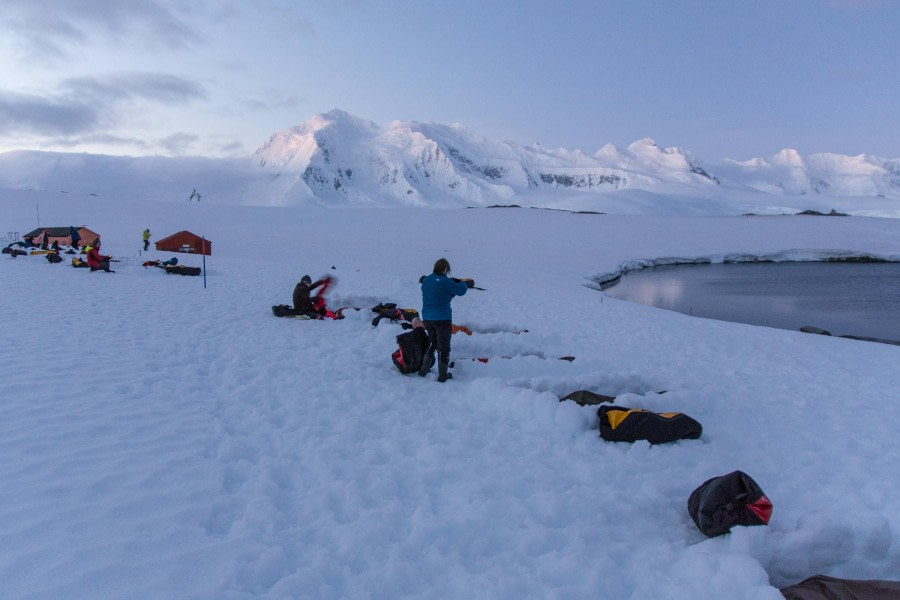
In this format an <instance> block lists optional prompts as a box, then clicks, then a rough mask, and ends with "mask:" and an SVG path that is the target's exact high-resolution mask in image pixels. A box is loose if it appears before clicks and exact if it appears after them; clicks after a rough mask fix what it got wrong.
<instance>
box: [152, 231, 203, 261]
mask: <svg viewBox="0 0 900 600" xmlns="http://www.w3.org/2000/svg"><path fill="white" fill-rule="evenodd" d="M156 249H157V250H162V251H164V252H188V253H190V254H205V255H207V256H210V255H212V242H210V241H209V240H204V239H203V238H202V237H200V236H199V235H197V234H196V233H191V232H190V231H179V232H178V233H173V234H172V235H170V236H168V237H164V238H163V239H161V240H159V241H158V242H156Z"/></svg>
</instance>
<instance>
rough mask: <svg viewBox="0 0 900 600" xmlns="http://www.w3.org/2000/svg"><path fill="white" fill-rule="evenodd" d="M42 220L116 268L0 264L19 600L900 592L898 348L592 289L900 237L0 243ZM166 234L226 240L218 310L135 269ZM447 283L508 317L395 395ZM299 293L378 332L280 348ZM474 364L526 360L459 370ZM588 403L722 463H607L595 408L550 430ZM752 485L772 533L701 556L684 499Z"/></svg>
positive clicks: (808, 222) (455, 228)
mask: <svg viewBox="0 0 900 600" xmlns="http://www.w3.org/2000/svg"><path fill="white" fill-rule="evenodd" d="M36 204H39V205H40V209H39V210H40V220H41V221H40V222H41V224H42V225H50V226H56V225H59V226H67V225H70V224H75V225H82V224H83V225H87V226H88V227H90V228H92V229H94V230H95V231H98V232H100V233H101V234H102V236H103V239H104V250H105V251H106V252H109V253H112V254H114V255H115V256H116V258H119V259H121V260H122V262H120V263H116V264H114V268H115V269H116V271H117V272H116V273H115V274H114V275H108V274H104V273H90V272H86V271H85V270H76V269H72V268H70V267H68V266H66V265H65V264H61V265H51V264H49V263H47V262H46V261H45V260H44V259H43V258H38V257H27V258H26V257H23V258H19V259H16V260H12V259H9V258H8V257H7V256H5V255H4V256H2V258H0V297H2V305H0V306H2V307H3V310H2V311H0V341H2V344H3V347H4V348H5V354H4V360H3V361H0V399H2V403H3V411H2V418H0V481H2V482H3V485H2V487H0V541H2V543H0V597H2V598H41V599H43V598H204V599H207V598H209V599H213V598H215V599H220V598H224V599H244V598H428V599H431V598H610V599H619V598H633V599H648V600H649V599H654V600H655V599H660V598H672V599H676V598H678V599H681V598H694V599H696V598H701V599H702V598H708V599H721V598H730V599H742V598H746V599H754V600H762V599H778V598H781V595H780V594H779V593H778V591H777V589H776V588H777V587H783V586H785V585H789V584H792V583H796V582H797V581H799V580H802V579H804V578H806V577H808V576H810V575H813V574H816V573H826V574H830V575H834V576H838V577H848V578H880V579H900V543H898V539H900V538H898V536H900V511H898V510H897V508H896V498H897V497H900V480H898V476H897V464H898V459H900V450H898V444H897V433H896V432H897V431H898V429H900V407H898V404H897V399H898V392H897V390H898V389H900V369H898V368H897V365H898V364H900V348H898V347H896V346H889V345H883V344H874V343H866V342H858V341H853V340H846V339H837V338H828V337H822V336H815V335H807V334H802V333H799V332H790V331H782V330H777V329H769V328H761V327H752V326H747V325H739V324H733V323H724V322H718V321H707V320H702V319H696V318H691V317H688V316H684V315H680V314H677V313H671V312H666V311H661V310H657V309H653V308H650V307H646V306H641V305H636V304H631V303H627V302H622V301H617V300H614V299H612V298H609V297H605V296H603V294H601V293H600V292H598V291H596V290H594V289H591V287H590V286H591V285H592V280H594V279H596V278H602V277H604V276H608V275H610V274H613V273H615V272H617V271H618V270H620V269H622V268H625V267H627V266H629V265H634V264H639V263H641V262H642V261H652V260H658V259H665V260H668V259H676V258H677V259H693V258H705V257H710V258H713V259H714V260H718V259H722V258H724V257H725V256H728V255H782V256H791V257H805V258H815V257H820V256H825V255H832V254H834V253H838V252H842V251H859V252H868V253H872V254H877V255H880V256H884V257H889V258H892V259H900V221H898V220H893V219H872V218H857V217H854V218H815V217H652V216H644V217H628V216H609V215H586V214H572V213H565V212H558V211H546V210H533V209H480V210H452V211H440V210H411V211H410V210H393V209H391V210H368V211H367V210H318V209H299V208H298V209H266V208H249V207H233V206H232V207H229V206H207V205H198V204H155V203H141V204H128V203H125V204H116V203H114V202H111V201H106V200H100V199H96V198H90V197H83V198H82V197H79V198H74V197H59V196H50V195H46V194H43V195H42V194H40V193H38V192H32V193H25V192H22V193H4V195H3V196H2V197H0V231H2V232H5V231H12V230H17V231H19V232H20V233H24V232H25V231H27V230H29V229H31V228H33V227H34V226H35V225H36V223H35V218H36V212H37V211H36ZM145 227H149V228H150V229H151V230H152V232H153V235H154V238H153V239H154V240H158V239H160V238H161V237H162V236H164V235H167V234H169V233H173V232H175V231H178V230H181V229H190V230H192V231H195V232H196V233H198V234H202V235H206V236H207V237H208V238H209V239H211V240H212V243H213V256H212V257H210V258H209V259H208V263H207V267H208V271H207V275H208V279H207V284H208V287H207V288H206V289H204V287H203V282H202V280H201V278H196V277H180V276H174V275H166V274H165V273H163V272H162V271H161V270H159V269H144V268H142V267H141V266H140V265H141V263H142V262H143V261H144V260H147V259H148V258H163V259H164V258H168V257H170V256H171V254H163V253H156V252H150V253H149V254H148V253H145V254H143V255H139V253H138V251H137V248H138V247H139V245H140V234H141V231H142V230H143V229H144V228H145ZM441 256H446V257H447V258H448V259H449V260H450V262H451V264H452V265H453V274H454V275H456V276H468V277H474V278H475V281H476V284H477V285H479V286H482V287H485V288H487V291H477V290H472V291H470V292H469V293H468V294H467V295H466V296H464V297H462V298H458V299H456V300H454V303H453V309H454V321H455V322H457V323H460V324H465V325H468V326H470V327H471V328H472V329H473V330H476V331H477V333H475V334H474V335H472V336H471V337H465V336H462V335H456V336H454V339H453V357H454V358H455V359H457V367H456V368H455V378H454V380H453V381H451V382H448V383H446V384H438V383H437V382H436V381H435V380H434V375H431V376H430V377H429V378H427V379H422V378H419V377H416V376H408V377H403V376H401V375H400V374H399V373H398V372H397V370H396V369H395V368H394V367H393V365H392V364H391V361H390V354H391V352H392V351H393V350H394V349H395V347H396V345H395V342H394V337H395V335H397V334H398V333H401V330H400V328H399V326H397V325H395V324H394V325H392V324H389V323H387V322H382V323H381V324H380V325H379V326H378V327H377V328H375V327H372V326H371V324H370V321H371V319H372V317H373V316H374V315H373V313H371V312H370V311H369V310H368V309H369V308H371V307H372V306H374V305H375V304H376V303H378V302H380V301H392V302H397V303H398V304H399V305H400V306H410V307H416V308H420V304H421V299H420V294H419V288H418V283H417V280H418V278H419V276H420V275H423V274H425V273H427V272H428V271H429V270H430V268H431V265H432V264H433V262H434V261H435V260H436V259H437V258H439V257H441ZM179 259H180V260H181V261H182V263H183V264H188V265H196V266H199V265H200V259H199V257H196V256H188V255H179ZM332 266H333V267H334V269H332ZM305 273H309V274H310V275H312V276H313V277H314V278H315V277H317V276H320V275H324V274H333V275H336V276H337V278H338V284H337V286H336V287H335V288H334V290H333V293H331V294H330V304H331V305H332V306H334V307H337V306H340V305H352V306H359V307H362V308H363V309H364V310H363V311H360V312H353V311H350V312H349V313H348V314H349V316H348V318H347V319H346V320H344V321H338V322H331V321H326V322H318V321H295V320H289V319H276V318H274V317H273V316H272V314H271V312H270V306H271V305H273V304H279V303H289V302H290V297H291V291H292V289H293V286H294V284H295V283H296V281H297V280H298V279H299V277H300V276H301V275H303V274H305ZM520 329H528V333H521V334H516V333H512V332H513V331H518V330H520ZM535 354H542V355H543V356H544V357H545V358H540V357H538V356H534V355H535ZM561 355H575V356H576V357H577V358H576V360H575V361H573V362H566V361H560V360H555V359H554V358H553V357H556V356H561ZM477 356H490V357H501V356H511V357H512V358H509V359H503V358H495V359H494V360H490V361H489V362H488V363H486V364H485V363H481V362H473V361H467V360H460V359H463V358H465V357H477ZM578 389H591V390H593V391H596V392H599V393H602V394H606V395H612V396H617V397H618V403H620V404H624V405H627V406H633V407H644V408H648V409H651V410H677V411H683V412H686V413H688V414H689V415H691V416H693V417H695V418H696V419H698V420H699V421H700V422H701V423H702V424H703V426H704V433H703V437H702V438H701V439H700V440H697V441H682V442H678V443H676V444H670V445H664V446H653V447H651V446H649V445H648V444H646V443H636V444H633V445H627V444H615V443H609V442H604V441H603V440H602V439H600V438H599V436H598V432H597V428H596V427H597V418H596V414H595V411H594V410H592V409H591V408H588V407H586V408H581V407H578V406H577V405H574V404H572V403H560V402H558V398H559V397H561V396H563V395H565V394H567V393H569V392H571V391H574V390H578ZM663 390H666V391H667V393H666V394H657V392H659V391H663ZM735 469H741V470H744V471H746V472H747V473H749V474H750V475H751V476H752V477H753V478H754V479H755V480H756V481H757V482H758V483H759V484H760V485H761V486H762V488H763V490H764V491H765V492H766V494H767V495H768V496H769V498H770V499H771V500H772V501H773V503H774V513H773V517H772V521H771V523H770V525H769V526H768V527H755V528H738V529H736V530H735V531H734V532H733V533H732V534H730V535H727V536H723V537H720V538H716V539H706V538H705V537H704V536H703V535H702V534H701V533H700V532H699V531H698V530H697V529H696V527H695V526H694V524H693V522H692V521H691V520H690V518H689V516H688V514H687V511H686V504H687V498H688V496H689V495H690V493H691V491H692V490H693V489H694V488H696V487H697V486H698V485H699V484H701V483H702V482H703V481H705V480H706V479H708V478H710V477H712V476H715V475H721V474H725V473H728V472H731V471H733V470H735Z"/></svg>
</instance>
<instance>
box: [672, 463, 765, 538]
mask: <svg viewBox="0 0 900 600" xmlns="http://www.w3.org/2000/svg"><path fill="white" fill-rule="evenodd" d="M688 513H689V514H690V515H691V518H692V519H693V520H694V523H696V525H697V528H698V529H700V531H702V532H703V534H704V535H706V536H707V537H716V536H717V535H722V534H723V533H728V532H729V531H731V528H732V527H734V526H735V525H768V524H769V518H770V517H771V516H772V502H771V501H770V500H769V499H768V498H767V497H766V495H765V493H763V491H762V488H760V487H759V485H758V484H757V483H756V482H755V481H753V478H752V477H750V476H749V475H747V474H746V473H744V472H743V471H734V472H733V473H729V474H728V475H720V476H719V477H713V478H712V479H709V480H707V481H705V482H704V483H703V485H701V486H700V487H698V488H697V489H696V490H694V491H693V492H692V493H691V497H690V498H688Z"/></svg>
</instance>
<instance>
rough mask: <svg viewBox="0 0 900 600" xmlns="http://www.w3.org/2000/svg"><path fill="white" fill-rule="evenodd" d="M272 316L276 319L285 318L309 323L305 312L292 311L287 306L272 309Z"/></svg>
mask: <svg viewBox="0 0 900 600" xmlns="http://www.w3.org/2000/svg"><path fill="white" fill-rule="evenodd" d="M272 314H273V315H275V316H276V317H287V318H289V319H300V320H301V321H309V320H310V318H309V315H307V314H306V312H305V311H299V310H294V309H293V308H292V307H290V306H288V305H287V304H279V305H278V306H273V307H272Z"/></svg>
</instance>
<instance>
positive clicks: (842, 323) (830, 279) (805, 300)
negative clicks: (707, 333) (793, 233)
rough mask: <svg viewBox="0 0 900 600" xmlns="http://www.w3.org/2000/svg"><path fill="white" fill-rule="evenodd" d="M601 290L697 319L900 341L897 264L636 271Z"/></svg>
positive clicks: (685, 267) (899, 270)
mask: <svg viewBox="0 0 900 600" xmlns="http://www.w3.org/2000/svg"><path fill="white" fill-rule="evenodd" d="M604 292H605V293H606V294H608V295H610V296H613V297H615V298H621V299H623V300H631V301H633V302H640V303H642V304H649V305H650V306H656V307H658V308H666V309H669V310H674V311H678V312H681V313H685V314H690V315H693V316H695V317H704V318H708V319H719V320H722V321H734V322H737V323H749V324H751V325H764V326H767V327H778V328H781V329H793V330H797V329H799V328H800V327H803V326H807V325H809V326H813V327H819V328H821V329H826V330H828V331H830V332H831V333H832V334H834V335H855V336H864V337H873V338H879V339H888V340H900V263H863V264H859V263H824V262H789V263H737V264H714V265H674V266H665V267H653V268H649V269H643V270H640V271H632V272H630V273H626V274H625V275H623V276H622V278H621V280H620V281H619V283H617V284H615V285H613V286H611V287H609V288H607V289H605V290H604Z"/></svg>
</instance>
